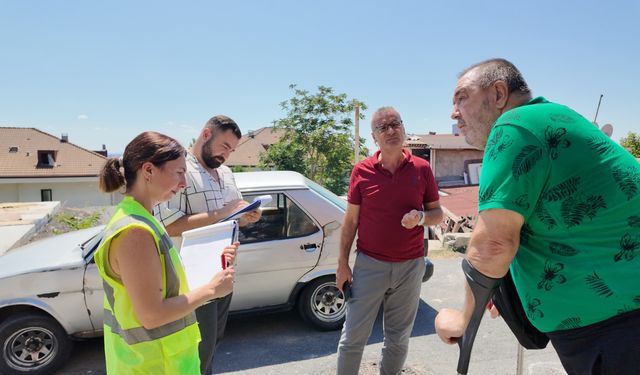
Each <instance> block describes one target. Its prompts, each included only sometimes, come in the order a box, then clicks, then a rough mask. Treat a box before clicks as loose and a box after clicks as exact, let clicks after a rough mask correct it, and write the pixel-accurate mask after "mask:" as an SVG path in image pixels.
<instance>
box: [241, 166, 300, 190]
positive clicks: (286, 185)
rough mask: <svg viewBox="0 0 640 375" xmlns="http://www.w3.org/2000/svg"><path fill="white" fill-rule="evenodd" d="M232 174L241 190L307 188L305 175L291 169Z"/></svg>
mask: <svg viewBox="0 0 640 375" xmlns="http://www.w3.org/2000/svg"><path fill="white" fill-rule="evenodd" d="M233 176H234V177H235V179H236V185H237V186H238V189H240V190H242V191H252V190H276V189H309V186H307V182H306V179H305V177H304V176H303V175H301V174H300V173H298V172H293V171H259V172H237V173H234V174H233Z"/></svg>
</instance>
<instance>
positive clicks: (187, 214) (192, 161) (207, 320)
mask: <svg viewBox="0 0 640 375" xmlns="http://www.w3.org/2000/svg"><path fill="white" fill-rule="evenodd" d="M241 136H242V133H241V132H240V128H239V127H238V125H237V124H236V123H235V121H233V120H232V119H230V118H229V117H227V116H221V115H219V116H214V117H212V118H211V119H210V120H209V121H207V123H206V124H205V125H204V128H203V129H202V131H201V132H200V135H199V136H198V139H196V142H195V143H194V144H193V146H192V147H191V149H190V150H189V152H188V153H187V160H186V161H187V172H186V174H187V175H186V180H187V186H186V187H185V188H184V190H182V192H180V193H179V194H176V195H175V196H174V198H173V199H172V200H170V201H169V202H167V203H165V204H160V205H158V206H156V207H155V208H154V214H155V216H156V218H157V219H158V220H159V221H160V222H162V224H163V225H164V226H165V227H166V229H167V232H168V233H169V235H170V236H171V237H172V239H173V241H174V243H175V244H176V246H177V247H179V246H180V243H181V238H180V236H181V235H182V232H184V231H187V230H190V229H194V228H199V227H202V226H205V225H210V224H214V223H217V222H218V221H220V220H222V219H224V218H225V217H227V216H229V215H231V214H232V213H233V212H235V211H236V210H238V209H240V208H242V207H244V206H246V205H247V204H248V203H247V202H245V201H243V200H242V194H240V192H239V191H238V188H237V186H236V182H235V179H234V177H233V173H232V172H231V169H229V167H227V166H225V165H222V163H224V162H225V161H226V160H227V158H228V157H229V155H230V154H231V153H232V152H233V151H235V148H236V146H237V145H238V142H239V141H240V137H241ZM259 219H260V212H259V211H252V212H249V213H246V214H244V215H243V216H242V217H240V219H239V220H238V223H239V225H241V226H242V225H245V224H247V223H254V222H256V221H258V220H259ZM230 304H231V294H229V295H228V296H226V297H224V298H220V299H217V300H213V301H210V302H209V303H206V304H204V305H202V306H201V307H199V308H197V309H196V317H197V319H198V323H199V327H200V335H201V336H202V341H201V342H200V345H199V351H200V367H201V371H202V373H203V374H208V373H210V371H211V365H212V363H213V355H214V352H215V348H216V346H217V345H218V343H219V342H220V340H221V339H222V336H223V335H224V329H225V325H226V324H227V317H228V315H229V305H230Z"/></svg>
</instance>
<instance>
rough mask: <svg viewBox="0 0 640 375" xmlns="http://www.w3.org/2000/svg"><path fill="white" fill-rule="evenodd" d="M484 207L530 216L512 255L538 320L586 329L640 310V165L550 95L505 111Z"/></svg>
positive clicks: (489, 161)
mask: <svg viewBox="0 0 640 375" xmlns="http://www.w3.org/2000/svg"><path fill="white" fill-rule="evenodd" d="M481 172H482V173H481V177H480V192H479V208H480V211H482V210H487V209H491V208H501V209H507V210H511V211H515V212H518V213H519V214H521V215H522V216H523V217H524V225H523V227H522V230H521V232H520V248H519V249H518V252H517V254H516V257H515V258H514V260H513V262H512V263H511V272H512V275H513V279H514V282H515V284H516V288H517V290H518V294H519V295H520V298H521V299H522V304H523V306H524V310H525V311H526V313H527V316H528V317H529V320H530V321H531V323H532V324H533V325H534V326H535V327H536V328H538V329H539V330H540V331H542V332H551V331H557V330H564V329H571V328H578V327H584V326H587V325H590V324H593V323H597V322H600V321H603V320H606V319H608V318H611V317H614V316H616V315H619V314H622V313H625V312H629V311H632V310H636V309H638V308H640V164H639V163H638V162H637V161H636V159H635V158H634V157H633V156H632V155H631V154H629V153H628V152H627V151H626V150H624V149H623V148H622V147H620V146H619V145H618V144H616V143H615V142H614V141H612V140H611V139H609V138H608V137H607V136H606V135H605V134H603V133H602V132H601V131H600V130H599V129H598V128H597V127H596V126H594V125H593V124H592V123H591V122H589V121H588V120H587V119H585V118H584V117H582V116H580V115H579V114H578V113H576V112H574V111H573V110H571V109H569V108H568V107H565V106H562V105H558V104H554V103H550V102H548V101H547V100H546V99H544V98H543V97H537V98H535V99H532V100H531V101H529V102H528V103H527V104H525V105H523V106H521V107H518V108H515V109H512V110H510V111H508V112H506V113H504V114H503V115H502V116H500V118H498V120H497V121H496V123H495V125H494V126H493V129H492V130H491V134H490V135H489V140H488V142H487V146H486V148H485V154H484V159H483V162H482V171H481Z"/></svg>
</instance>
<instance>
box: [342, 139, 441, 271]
mask: <svg viewBox="0 0 640 375" xmlns="http://www.w3.org/2000/svg"><path fill="white" fill-rule="evenodd" d="M402 153H403V154H404V160H403V161H402V163H401V164H400V166H399V167H398V169H397V170H396V171H395V173H393V174H391V172H389V171H388V170H386V169H384V168H383V167H382V165H381V164H380V162H379V161H378V156H379V155H380V151H378V152H376V153H375V154H374V155H373V156H371V157H369V158H367V159H364V160H362V161H361V162H359V163H358V164H356V166H355V167H354V168H353V171H352V172H351V179H350V181H349V193H348V196H347V199H348V201H349V203H351V204H355V205H359V206H360V216H359V223H358V241H357V243H356V246H357V248H358V250H359V251H362V252H363V253H365V254H366V255H368V256H370V257H373V258H375V259H378V260H381V261H385V262H402V261H406V260H410V259H415V258H419V257H421V256H424V228H423V227H422V226H417V227H415V228H413V229H406V228H405V227H403V226H402V225H401V224H400V221H401V220H402V217H403V216H404V214H406V213H408V212H409V211H411V210H414V209H415V210H423V209H424V206H425V204H426V203H429V202H435V201H437V200H439V195H438V185H437V184H436V181H435V178H434V177H433V172H431V166H430V165H429V163H428V162H427V161H426V160H424V159H422V158H419V157H416V156H413V155H411V154H410V153H409V152H408V151H406V150H402Z"/></svg>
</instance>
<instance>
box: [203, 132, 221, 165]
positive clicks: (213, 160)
mask: <svg viewBox="0 0 640 375" xmlns="http://www.w3.org/2000/svg"><path fill="white" fill-rule="evenodd" d="M211 141H213V138H211V139H209V140H208V141H207V142H205V144H204V145H203V146H202V152H201V154H202V161H203V162H204V164H205V165H206V166H207V167H209V168H211V169H216V168H218V167H219V166H221V165H222V163H224V158H223V157H222V156H214V155H213V153H212V152H211V148H210V147H209V143H210V142H211Z"/></svg>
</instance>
